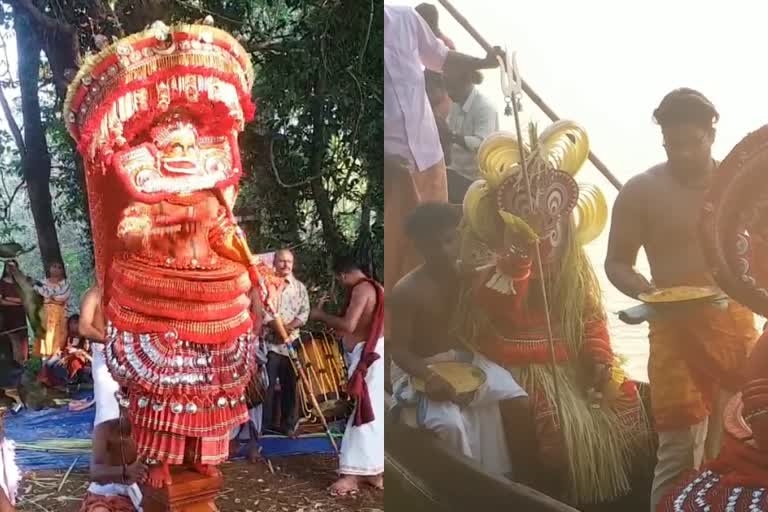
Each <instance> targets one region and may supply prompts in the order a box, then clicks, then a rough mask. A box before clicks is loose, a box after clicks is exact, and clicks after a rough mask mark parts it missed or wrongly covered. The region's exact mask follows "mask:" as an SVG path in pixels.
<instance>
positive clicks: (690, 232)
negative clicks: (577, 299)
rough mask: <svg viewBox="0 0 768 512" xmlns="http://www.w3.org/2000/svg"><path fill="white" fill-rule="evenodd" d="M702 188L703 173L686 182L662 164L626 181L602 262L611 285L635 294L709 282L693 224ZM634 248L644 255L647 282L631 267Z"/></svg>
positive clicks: (705, 182) (705, 183) (705, 179)
mask: <svg viewBox="0 0 768 512" xmlns="http://www.w3.org/2000/svg"><path fill="white" fill-rule="evenodd" d="M707 186H708V175H707V174H703V175H702V178H701V179H700V182H699V183H697V184H691V185H686V184H683V183H681V182H680V181H679V179H678V178H676V177H675V176H673V175H672V174H671V172H670V171H669V170H668V169H667V167H666V164H661V165H657V166H656V167H653V168H651V169H649V170H648V171H646V172H644V173H643V174H640V175H638V176H635V177H634V178H632V179H631V180H629V181H628V182H627V184H626V185H625V186H624V188H623V189H622V190H621V192H620V193H619V196H618V197H617V198H616V202H615V204H614V207H613V220H612V222H611V234H610V240H609V243H608V255H607V257H606V262H605V270H606V273H607V275H608V278H609V279H610V280H611V282H612V283H613V284H614V286H616V287H617V288H618V289H619V290H621V291H622V292H623V293H625V294H626V295H629V296H630V297H637V295H638V294H639V293H642V292H645V291H648V289H649V288H652V287H656V288H666V287H671V286H681V285H694V286H695V285H704V284H711V277H710V273H709V269H708V266H707V263H706V261H705V258H704V254H703V252H702V249H701V245H700V242H699V226H698V224H699V217H700V215H701V209H702V206H703V202H704V199H705V195H706V189H707ZM640 248H644V249H645V253H646V255H647V256H648V262H649V263H650V267H651V277H652V279H653V283H648V281H647V280H646V278H645V276H642V275H641V274H639V273H637V271H636V270H635V269H634V265H635V263H636V259H637V254H638V251H639V250H640Z"/></svg>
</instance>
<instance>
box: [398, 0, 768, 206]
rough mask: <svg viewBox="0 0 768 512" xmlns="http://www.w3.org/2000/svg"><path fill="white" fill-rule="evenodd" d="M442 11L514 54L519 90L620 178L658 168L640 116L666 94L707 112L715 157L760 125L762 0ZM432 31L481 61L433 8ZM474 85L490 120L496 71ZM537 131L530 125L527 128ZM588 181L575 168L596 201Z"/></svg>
mask: <svg viewBox="0 0 768 512" xmlns="http://www.w3.org/2000/svg"><path fill="white" fill-rule="evenodd" d="M432 1H433V3H435V4H436V5H438V6H439V4H438V3H437V1H436V0H432ZM387 3H392V4H406V5H413V6H415V5H417V4H418V3H419V2H418V1H409V0H402V1H391V2H389V1H388V2H387ZM452 3H453V5H454V6H455V7H456V8H457V9H458V10H459V11H460V12H461V13H462V14H463V15H464V16H465V17H466V18H467V19H468V20H469V22H470V23H472V25H474V27H475V28H476V29H477V30H478V31H479V32H480V33H481V34H483V36H484V37H485V39H487V40H488V41H489V42H490V43H491V44H493V45H499V46H502V47H504V46H506V47H507V49H508V51H517V60H518V66H519V69H520V73H521V75H522V76H523V77H524V78H525V79H526V81H527V82H528V83H529V85H530V86H531V87H533V89H534V90H535V91H536V92H537V93H538V94H539V95H540V96H541V97H542V98H543V99H544V101H546V102H547V103H548V104H549V106H550V107H551V108H552V109H553V110H554V111H555V112H556V113H557V114H558V115H559V116H560V117H562V118H569V119H573V120H575V121H577V122H579V123H581V124H582V125H583V126H584V127H585V128H586V129H587V132H588V134H589V136H590V141H591V148H592V150H593V151H594V152H595V153H596V154H597V155H598V156H599V157H600V159H601V160H603V162H605V163H606V164H607V165H608V167H609V169H611V171H612V172H613V173H614V174H616V175H617V176H618V177H619V178H620V179H621V180H622V181H626V179H628V178H629V177H631V176H632V175H634V174H636V173H638V172H641V171H643V170H645V169H646V168H648V167H650V166H651V165H654V164H656V163H658V162H660V161H662V160H663V159H664V152H663V148H662V146H661V135H660V132H659V129H658V126H656V125H655V124H654V123H653V121H652V117H651V116H652V112H653V109H654V108H656V106H657V105H658V103H659V101H661V98H662V97H663V96H664V95H665V94H666V93H667V92H669V91H671V90H672V89H675V88H677V87H692V88H694V89H698V90H700V91H701V92H702V93H704V95H706V96H707V97H709V99H710V100H711V101H712V102H713V103H714V104H715V106H716V107H717V109H718V110H719V112H720V114H721V120H720V122H719V123H718V137H717V140H716V143H715V147H714V153H715V157H716V158H723V157H725V155H726V154H727V153H728V152H729V151H730V149H731V148H732V147H733V146H734V145H735V144H736V143H737V142H739V141H740V140H741V139H742V138H743V137H744V136H745V135H746V134H747V133H749V132H750V131H754V130H756V129H757V128H759V127H760V126H762V124H764V123H766V122H768V113H766V108H765V102H766V91H768V67H766V66H764V65H763V64H762V63H763V62H764V56H765V52H766V50H767V49H768V40H766V38H765V35H764V34H765V20H766V19H768V2H757V1H747V0H736V1H732V2H727V3H726V2H717V1H707V0H699V1H693V0H674V1H671V0H668V1H662V0H645V1H644V2H626V1H613V2H610V1H601V0H586V1H583V2H574V1H572V0H569V1H566V0H549V1H546V2H538V1H527V2H520V1H512V0H453V2H452ZM440 25H441V28H442V30H443V32H444V33H445V34H446V35H447V36H448V37H450V38H451V39H453V41H454V42H455V43H456V45H457V49H458V50H460V51H462V52H465V53H469V54H472V55H476V56H483V55H484V53H485V52H484V51H483V50H482V49H481V48H480V46H479V45H477V44H476V43H475V42H474V40H473V39H472V38H471V37H470V36H469V34H468V33H467V32H466V31H464V29H462V28H461V26H459V25H458V24H457V23H456V22H455V21H454V20H453V19H452V18H451V16H450V14H448V12H447V11H445V10H444V9H442V7H440ZM480 87H481V90H482V91H483V92H484V93H486V94H487V95H488V96H489V97H490V98H492V99H494V100H496V101H497V102H498V106H499V112H500V113H502V112H503V108H504V103H503V99H502V95H501V89H500V86H499V72H498V71H488V72H486V73H485V81H484V83H483V84H482V85H481V86H480ZM523 108H524V111H525V113H526V114H528V115H530V114H531V113H534V114H536V118H537V119H539V120H540V121H542V122H543V123H544V121H545V120H546V118H545V117H543V116H542V115H541V114H539V113H538V112H537V109H536V108H535V106H534V105H533V104H532V103H531V102H530V100H528V99H525V100H524V103H523ZM501 125H502V128H503V129H514V125H513V124H512V121H511V118H504V116H503V115H502V116H501ZM545 126H546V123H544V124H540V126H539V130H540V131H541V130H542V129H543V128H544V127H545ZM596 172H597V171H595V170H594V169H588V170H586V171H583V172H582V174H580V175H579V179H581V180H587V181H592V182H596V183H598V184H600V185H601V186H602V185H604V187H603V188H604V190H605V191H606V192H608V191H609V190H608V189H609V185H608V183H607V182H606V181H603V180H602V179H601V178H600V177H599V176H598V175H597V174H596ZM609 195H612V194H609Z"/></svg>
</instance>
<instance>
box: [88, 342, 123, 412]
mask: <svg viewBox="0 0 768 512" xmlns="http://www.w3.org/2000/svg"><path fill="white" fill-rule="evenodd" d="M91 352H92V354H93V355H92V357H93V368H92V370H91V372H92V375H93V398H94V400H95V401H96V419H95V420H94V421H93V426H96V425H98V424H100V423H104V422H105V421H109V420H114V419H117V418H119V417H120V407H119V406H118V404H117V398H115V393H117V391H118V389H120V386H118V384H117V382H115V379H113V378H112V374H111V373H109V368H107V361H106V359H105V358H104V344H103V343H92V344H91Z"/></svg>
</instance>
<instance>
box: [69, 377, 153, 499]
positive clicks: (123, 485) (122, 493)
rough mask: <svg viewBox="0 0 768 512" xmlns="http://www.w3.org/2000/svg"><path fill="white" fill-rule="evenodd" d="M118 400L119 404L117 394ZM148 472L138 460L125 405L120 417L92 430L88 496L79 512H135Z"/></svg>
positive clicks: (122, 405)
mask: <svg viewBox="0 0 768 512" xmlns="http://www.w3.org/2000/svg"><path fill="white" fill-rule="evenodd" d="M117 395H118V398H117V400H121V399H122V398H121V397H120V393H119V392H118V393H117ZM148 471H149V469H148V468H147V466H146V465H145V464H143V463H142V462H141V461H139V460H138V456H137V450H136V443H135V442H134V441H133V439H132V438H131V423H130V421H129V420H128V412H127V410H126V409H125V407H124V404H122V403H121V405H120V412H119V417H118V418H117V419H111V420H107V421H104V422H102V423H100V424H98V425H97V426H96V428H94V430H93V455H92V458H91V480H92V483H91V485H90V487H88V494H87V495H86V497H85V501H84V502H83V505H82V507H81V508H80V512H134V511H135V510H136V507H135V505H134V501H132V500H137V501H136V502H135V503H136V504H140V503H141V491H140V490H139V488H138V486H137V485H135V484H141V483H144V481H145V480H146V478H147V474H148Z"/></svg>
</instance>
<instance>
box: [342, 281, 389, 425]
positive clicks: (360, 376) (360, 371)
mask: <svg viewBox="0 0 768 512" xmlns="http://www.w3.org/2000/svg"><path fill="white" fill-rule="evenodd" d="M364 283H368V284H370V285H371V286H373V288H374V290H376V305H375V306H374V310H373V318H372V321H371V330H370V332H369V333H368V339H367V340H366V341H365V342H364V344H363V349H362V353H361V354H360V358H359V360H358V361H356V364H355V371H350V372H349V380H348V381H347V395H349V397H350V398H351V399H352V400H354V401H355V411H354V414H353V418H354V425H355V426H356V427H358V426H360V425H364V424H365V423H369V422H371V421H373V420H374V419H375V415H374V412H373V406H372V403H373V402H372V400H371V395H370V391H369V389H368V382H367V379H366V375H367V374H368V369H369V368H370V367H371V365H372V364H373V363H375V362H376V361H377V360H378V359H379V358H380V357H381V356H379V354H378V352H377V351H376V346H377V345H378V344H379V343H382V342H381V340H380V338H381V336H382V335H383V334H384V291H383V290H382V288H381V285H380V284H379V283H377V282H376V281H374V280H373V279H361V280H360V281H358V282H357V284H355V286H353V287H352V288H351V289H350V291H349V297H350V299H351V297H352V293H353V291H354V289H355V288H356V287H358V286H360V285H361V284H364Z"/></svg>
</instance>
